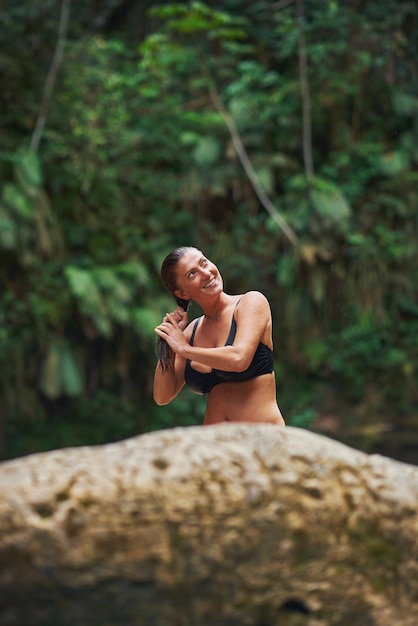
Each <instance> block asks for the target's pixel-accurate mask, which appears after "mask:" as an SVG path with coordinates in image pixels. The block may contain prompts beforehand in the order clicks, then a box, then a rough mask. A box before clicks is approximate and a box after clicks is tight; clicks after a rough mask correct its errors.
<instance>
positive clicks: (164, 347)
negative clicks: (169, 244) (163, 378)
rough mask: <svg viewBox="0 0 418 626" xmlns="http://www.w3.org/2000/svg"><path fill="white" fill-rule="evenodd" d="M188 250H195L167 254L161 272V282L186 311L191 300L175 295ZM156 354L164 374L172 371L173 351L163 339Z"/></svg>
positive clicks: (179, 250)
mask: <svg viewBox="0 0 418 626" xmlns="http://www.w3.org/2000/svg"><path fill="white" fill-rule="evenodd" d="M188 250H193V247H192V246H182V247H180V248H176V249H175V250H172V251H171V252H170V254H167V256H166V257H165V259H164V261H163V262H162V265H161V271H160V276H161V280H162V281H163V283H164V286H165V288H166V289H167V290H168V291H169V292H170V293H171V295H172V296H173V298H174V299H175V301H176V303H177V305H178V306H180V307H182V309H183V310H184V311H187V309H188V308H189V305H190V300H185V299H184V298H179V297H178V296H176V295H175V294H174V292H175V291H176V289H178V286H177V273H176V268H177V264H178V262H179V261H180V259H181V258H182V257H183V255H184V254H185V253H186V252H187V251H188ZM156 353H157V357H158V361H159V362H160V364H161V369H162V370H163V372H164V373H165V372H166V371H167V370H168V369H172V362H171V357H172V350H171V348H170V346H169V345H168V343H167V342H166V340H165V339H162V337H158V340H157V347H156Z"/></svg>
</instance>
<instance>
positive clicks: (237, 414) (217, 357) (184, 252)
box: [154, 247, 284, 426]
mask: <svg viewBox="0 0 418 626" xmlns="http://www.w3.org/2000/svg"><path fill="white" fill-rule="evenodd" d="M161 278H162V280H163V282H164V284H165V286H166V287H167V289H168V290H169V291H170V292H171V293H172V294H173V296H174V297H175V299H176V301H177V303H178V304H179V306H178V307H177V308H176V309H175V310H174V311H173V312H172V313H167V314H166V315H165V316H164V319H163V321H162V323H161V324H160V325H159V326H157V328H156V329H155V332H156V333H157V335H158V336H159V337H160V339H161V340H165V342H167V343H166V344H163V345H165V346H166V347H168V350H166V352H165V354H164V351H162V352H160V358H159V361H158V365H157V368H156V371H155V376H154V400H155V402H156V403H157V404H158V405H165V404H168V403H169V402H171V400H173V398H175V397H176V396H177V394H178V393H179V391H180V390H181V389H182V387H183V386H184V384H187V385H188V386H190V388H191V389H192V391H195V392H196V393H200V394H204V395H206V396H207V399H208V400H207V406H206V414H205V419H204V422H203V423H204V424H215V423H218V422H269V423H273V424H278V425H280V426H284V420H283V417H282V415H281V413H280V409H279V407H278V406H277V402H276V383H275V376H274V371H273V357H272V349H273V344H272V321H271V312H270V306H269V303H268V301H267V299H266V298H265V297H264V296H263V295H262V294H261V293H260V292H258V291H249V292H248V293H245V294H243V295H236V296H231V295H228V294H226V293H225V292H224V290H223V281H222V276H221V275H220V273H219V270H218V268H217V267H216V265H214V264H213V263H212V262H211V261H210V260H209V259H207V258H206V257H205V256H204V255H203V254H202V252H200V250H197V249H196V248H193V247H183V248H177V249H176V250H174V251H173V252H171V253H170V254H169V255H168V256H167V257H166V258H165V260H164V261H163V264H162V266H161ZM191 300H194V301H195V302H197V304H199V305H200V307H201V308H202V309H203V312H204V315H203V316H202V317H199V318H197V319H196V320H194V321H193V322H191V323H190V324H188V320H187V312H186V310H185V309H187V305H188V304H189V303H190V301H191ZM160 344H161V342H160Z"/></svg>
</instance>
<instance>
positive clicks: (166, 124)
mask: <svg viewBox="0 0 418 626" xmlns="http://www.w3.org/2000/svg"><path fill="white" fill-rule="evenodd" d="M140 4H141V3H140ZM143 4H144V6H143V5H142V4H141V6H139V5H138V7H136V8H135V9H134V7H133V6H132V7H130V5H129V6H128V5H126V4H123V3H122V2H121V1H119V0H106V1H105V2H103V3H101V8H100V15H99V13H98V9H97V3H94V2H93V1H92V0H87V1H86V2H83V3H81V5H77V6H74V7H72V15H71V20H70V37H69V40H68V42H67V45H66V49H65V53H64V58H63V62H62V64H61V67H60V69H59V73H58V80H57V84H56V88H55V90H54V93H53V95H52V100H51V106H50V109H49V112H48V118H47V123H46V127H45V132H44V135H43V139H42V142H41V145H40V150H39V154H35V153H33V152H30V151H29V150H28V149H27V148H25V146H28V145H29V143H30V135H31V132H32V131H33V127H34V121H35V119H36V115H37V112H38V108H39V102H40V97H41V93H42V89H43V86H44V83H45V78H46V74H47V71H48V67H49V64H50V62H51V58H52V54H53V46H54V45H55V41H56V34H57V33H56V28H57V22H58V14H59V3H57V2H55V0H48V2H46V3H45V2H43V3H42V2H40V1H38V0H37V1H36V2H34V3H32V5H31V6H30V7H29V6H28V7H22V6H20V5H19V3H18V4H16V3H12V2H10V1H8V2H7V3H6V6H5V8H4V11H3V14H4V15H3V17H4V28H3V29H2V33H1V35H0V37H1V38H2V43H3V44H4V46H3V47H4V50H7V53H4V54H3V53H2V56H1V57H0V69H1V71H2V74H1V78H0V79H1V80H2V89H1V90H0V105H1V106H2V119H1V120H0V129H1V132H2V137H4V142H3V143H2V150H3V152H2V153H1V154H0V261H1V262H0V281H1V293H0V347H1V350H0V386H1V391H2V409H3V410H4V414H5V416H6V418H5V431H6V434H7V440H6V443H5V444H3V450H2V454H3V456H14V455H17V454H23V453H27V452H31V451H33V450H36V449H47V448H50V447H54V446H58V445H79V444H82V443H102V442H105V441H110V440H114V439H117V438H119V437H125V436H130V435H132V434H135V433H136V432H142V431H144V430H151V429H155V428H161V427H171V426H175V425H177V424H192V423H200V422H201V418H202V416H203V410H204V408H203V407H204V402H202V399H201V398H197V397H195V396H193V395H191V394H190V393H187V391H184V392H182V394H181V395H180V397H179V398H178V399H177V400H176V401H175V402H174V403H173V404H172V405H170V407H163V408H161V407H155V406H154V405H153V403H152V400H151V387H152V375H153V369H154V366H155V356H154V345H155V334H154V331H153V329H154V327H155V325H156V324H157V323H158V321H159V319H161V316H162V315H163V314H164V312H165V311H166V310H169V309H170V307H172V306H173V304H172V302H171V300H170V298H169V296H168V295H167V294H165V292H164V291H163V289H162V287H161V285H160V282H159V279H158V270H159V266H160V263H161V260H162V258H163V257H164V256H165V254H166V253H167V251H169V250H170V249H171V248H173V247H175V246H177V245H182V244H184V243H186V244H188V243H190V244H194V245H197V246H199V247H201V248H203V249H204V250H205V252H207V254H209V255H211V256H213V257H214V259H215V260H216V262H217V263H218V265H219V267H220V269H221V271H222V273H223V275H224V279H225V286H226V289H227V291H229V292H236V293H238V292H240V291H244V290H247V289H253V288H257V289H260V290H261V291H263V292H264V293H266V295H267V296H268V298H269V300H270V303H271V306H272V310H273V319H274V341H275V354H276V361H277V363H276V365H277V367H276V369H277V373H278V388H279V401H280V398H281V397H283V398H284V404H283V402H280V404H281V406H282V410H283V412H284V414H285V416H286V418H287V420H288V422H289V423H291V424H294V425H297V426H301V427H310V426H312V424H313V423H314V422H315V419H316V418H317V416H318V415H319V414H320V411H321V403H322V402H324V401H325V400H324V398H326V395H327V394H326V393H324V396H323V397H322V396H321V397H316V396H315V393H316V392H315V388H316V387H315V386H316V385H317V384H320V385H321V386H325V388H327V389H333V390H338V395H339V397H340V398H341V399H344V398H345V399H347V400H348V401H349V402H351V403H357V402H363V401H365V399H367V393H368V390H370V388H371V386H375V387H376V389H378V392H379V398H380V407H381V411H382V413H383V411H386V412H387V413H388V414H389V418H390V419H393V420H395V419H396V417H395V416H396V415H397V414H398V412H403V413H405V414H407V413H412V412H414V411H415V412H416V410H417V406H416V405H417V398H416V376H417V368H418V365H417V363H418V344H417V339H416V337H418V333H417V330H418V328H417V319H418V312H417V307H416V304H415V303H416V302H417V284H418V275H417V267H418V263H417V260H418V259H417V246H416V240H417V230H418V222H417V216H416V206H417V203H418V191H417V189H418V186H417V182H418V148H417V146H418V125H417V123H416V114H417V110H418V87H417V79H416V76H417V58H418V49H417V41H418V37H417V36H416V24H417V21H416V20H417V7H416V3H414V2H412V0H407V1H406V2H403V3H401V4H399V3H397V2H396V3H395V1H394V0H389V4H387V5H385V6H383V5H382V3H380V4H379V3H377V2H376V1H375V0H373V1H371V2H368V3H366V4H365V6H364V7H362V11H361V12H359V11H358V10H357V9H356V7H350V6H349V5H348V4H347V3H337V2H334V1H326V2H321V3H318V2H314V0H306V1H305V2H304V20H303V28H304V35H305V39H306V53H307V60H308V78H309V87H310V92H311V100H312V102H311V110H310V115H311V122H312V132H313V141H312V148H313V158H314V164H315V172H316V176H315V177H313V179H310V180H307V178H306V175H305V171H304V168H303V164H302V162H303V156H302V155H303V141H304V137H303V131H302V115H303V108H302V100H301V91H300V77H299V56H298V54H299V43H300V41H299V33H298V23H297V20H296V13H295V7H294V3H289V4H288V5H286V6H284V5H281V4H280V3H271V2H268V1H267V0H266V1H260V2H256V3H254V2H251V1H250V0H245V1H243V2H238V1H237V0H224V1H223V2H217V3H207V4H206V3H203V2H190V3H170V2H166V1H162V2H158V3H157V2H155V3H154V2H148V3H143ZM145 4H146V5H147V6H149V7H150V8H151V9H152V10H151V11H150V13H149V14H148V15H147V14H146V13H145ZM124 15H126V18H123V17H122V16H124ZM35 24H36V29H37V32H38V31H39V34H38V35H37V37H34V36H33V34H31V33H33V28H34V25H35ZM133 31H135V32H136V33H139V32H141V33H144V35H143V36H141V38H140V40H138V39H135V36H133V34H132V33H133ZM213 90H215V91H216V93H217V94H218V96H219V97H220V99H221V101H222V102H223V104H224V106H225V107H226V108H227V110H228V112H229V114H230V115H231V116H232V118H233V120H234V122H235V125H236V127H237V129H238V132H239V133H240V138H241V140H242V142H243V144H244V146H245V148H246V150H247V153H248V155H249V158H250V160H251V163H252V165H253V167H254V169H255V171H256V172H257V175H258V178H259V180H260V181H261V183H262V187H263V189H264V190H265V191H266V192H267V193H268V195H269V196H270V198H271V200H272V202H273V204H275V206H276V207H277V209H278V210H279V211H280V212H281V213H282V214H283V215H284V216H285V218H286V220H287V221H288V223H289V224H291V226H292V228H293V229H294V230H295V231H296V232H297V234H298V237H299V242H300V243H299V245H298V246H297V247H296V248H294V249H289V247H288V245H287V243H286V241H285V239H284V237H283V234H282V233H281V231H280V229H279V227H278V226H277V224H276V223H275V222H273V221H272V220H271V219H270V217H269V215H268V214H267V213H266V211H265V210H264V209H263V207H262V206H260V203H259V201H258V199H257V198H256V196H255V194H254V191H253V189H252V187H251V185H250V184H249V182H248V179H247V176H246V174H245V172H244V171H243V170H242V167H241V164H240V162H239V160H238V159H237V156H236V153H235V151H234V149H233V146H232V144H231V137H230V134H229V130H228V128H227V127H226V126H225V123H224V121H223V119H222V117H221V115H220V114H219V111H218V110H217V109H216V107H215V104H214V100H213ZM305 139H306V138H305ZM196 314H197V313H196ZM322 388H323V387H321V389H322ZM286 390H291V391H289V392H287V391H286ZM0 443H1V442H0Z"/></svg>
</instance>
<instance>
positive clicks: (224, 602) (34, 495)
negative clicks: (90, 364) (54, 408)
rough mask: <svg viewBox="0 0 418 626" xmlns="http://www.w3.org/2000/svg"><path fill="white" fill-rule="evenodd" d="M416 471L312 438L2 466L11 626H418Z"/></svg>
mask: <svg viewBox="0 0 418 626" xmlns="http://www.w3.org/2000/svg"><path fill="white" fill-rule="evenodd" d="M417 513H418V468H416V467H414V466H410V465H406V464H403V463H399V462H396V461H392V460H389V459H386V458H384V457H379V456H369V455H367V454H364V453H361V452H358V451H356V450H353V449H351V448H349V447H347V446H344V445H342V444H340V443H337V442H335V441H333V440H331V439H327V438H326V437H323V436H320V435H315V434H313V433H310V432H308V431H304V430H300V429H294V428H286V429H280V428H278V427H277V426H272V425H267V424H263V425H254V424H251V425H250V424H225V425H219V426H213V427H207V428H202V427H189V428H176V429H172V430H166V431H159V432H155V433H150V434H147V435H143V436H140V437H137V438H134V439H130V440H127V441H124V442H120V443H115V444H111V445H106V446H98V447H84V448H72V449H64V450H58V451H54V452H49V453H44V454H36V455H32V456H29V457H26V458H22V459H17V460H15V461H11V462H7V463H3V464H1V465H0V624H1V625H2V626H49V625H51V626H61V625H62V626H245V625H247V624H248V625H249V626H292V625H299V624H300V625H308V624H309V626H334V625H335V626H397V625H399V626H416V624H417V617H416V616H417V615H418V544H417V536H418V517H417Z"/></svg>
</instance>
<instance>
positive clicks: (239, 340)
mask: <svg viewBox="0 0 418 626" xmlns="http://www.w3.org/2000/svg"><path fill="white" fill-rule="evenodd" d="M235 319H236V322H237V334H236V336H235V340H234V343H233V345H232V346H221V347H219V348H200V347H198V346H191V345H190V344H189V343H188V341H186V339H185V337H184V335H183V333H182V332H181V329H179V328H178V327H177V324H176V323H175V321H174V320H173V322H172V321H167V322H165V323H163V324H161V325H160V326H158V327H157V328H156V332H157V334H158V335H159V336H160V337H163V338H164V339H166V341H167V342H168V344H169V346H170V347H171V349H172V350H173V351H174V352H175V353H176V355H178V356H180V357H183V359H190V360H191V361H197V362H199V363H202V364H203V365H207V366H208V367H212V368H214V369H218V370H223V371H225V372H243V371H245V370H246V369H247V368H248V367H249V365H250V363H251V361H252V359H253V357H254V354H255V351H256V349H257V346H258V344H259V343H260V341H261V340H262V338H263V335H264V333H265V330H266V326H267V325H268V324H269V323H270V320H271V311H270V305H269V303H268V300H267V298H266V297H265V296H263V294H261V293H260V292H258V291H250V292H248V293H246V294H245V295H244V296H243V297H242V298H241V300H240V303H239V305H238V306H237V308H236V310H235Z"/></svg>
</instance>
